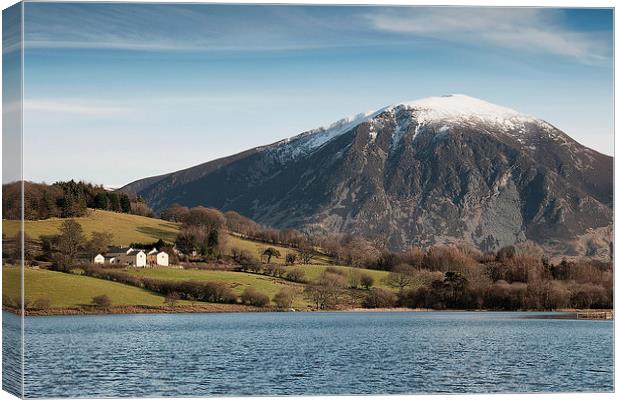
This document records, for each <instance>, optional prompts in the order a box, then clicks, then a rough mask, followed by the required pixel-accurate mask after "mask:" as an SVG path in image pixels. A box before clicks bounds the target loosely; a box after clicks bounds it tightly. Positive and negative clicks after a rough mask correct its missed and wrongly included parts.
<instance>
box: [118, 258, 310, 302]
mask: <svg viewBox="0 0 620 400" xmlns="http://www.w3.org/2000/svg"><path fill="white" fill-rule="evenodd" d="M125 271H126V272H127V273H129V274H132V275H136V276H143V277H149V278H156V279H164V280H174V281H203V282H206V281H219V282H224V283H226V284H228V285H229V286H230V288H231V289H232V290H233V292H234V293H235V294H237V295H240V294H241V293H242V292H243V290H244V289H246V288H248V287H253V288H254V289H256V290H257V291H259V292H261V293H263V294H266V295H267V296H269V298H270V299H273V297H274V296H275V294H276V293H278V292H279V291H280V290H281V289H282V288H285V287H286V288H290V289H293V290H295V291H298V292H299V294H298V295H297V296H296V298H295V302H294V303H293V306H294V307H297V308H299V307H306V306H307V305H309V304H310V303H309V302H308V301H307V300H305V299H304V298H303V295H302V294H301V291H303V285H300V284H295V283H293V282H288V281H286V280H284V279H279V278H274V277H271V276H265V275H258V274H250V273H246V272H234V271H213V270H199V269H172V268H163V267H162V268H127V269H126V270H125Z"/></svg>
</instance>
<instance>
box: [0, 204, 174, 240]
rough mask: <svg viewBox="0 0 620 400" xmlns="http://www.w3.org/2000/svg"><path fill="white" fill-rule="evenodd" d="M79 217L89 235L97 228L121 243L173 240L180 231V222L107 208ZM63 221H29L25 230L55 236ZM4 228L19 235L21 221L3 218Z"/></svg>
mask: <svg viewBox="0 0 620 400" xmlns="http://www.w3.org/2000/svg"><path fill="white" fill-rule="evenodd" d="M75 220H76V221H78V222H79V223H80V224H81V225H82V229H84V232H85V233H86V235H87V236H90V234H91V233H92V232H96V231H107V232H112V233H113V234H114V239H113V240H114V244H117V245H128V244H129V243H132V242H140V243H148V242H155V241H157V240H158V239H159V238H161V239H163V240H166V241H168V242H172V241H174V238H175V237H176V234H177V231H178V225H177V224H175V223H173V222H168V221H164V220H161V219H156V218H148V217H141V216H139V215H130V214H122V213H116V212H112V211H103V210H90V212H89V215H87V216H85V217H80V218H75ZM62 222H63V219H59V218H50V219H46V220H40V221H26V222H25V231H26V234H27V235H28V236H29V237H31V238H39V237H40V236H41V235H54V234H57V233H58V229H59V227H60V225H61V224H62ZM2 228H3V233H4V234H6V235H7V236H8V237H11V236H15V234H16V233H17V231H18V229H19V221H8V220H3V221H2Z"/></svg>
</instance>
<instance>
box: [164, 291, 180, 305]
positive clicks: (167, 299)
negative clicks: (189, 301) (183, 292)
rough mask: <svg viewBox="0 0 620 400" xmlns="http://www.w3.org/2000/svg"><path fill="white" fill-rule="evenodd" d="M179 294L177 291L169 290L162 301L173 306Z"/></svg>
mask: <svg viewBox="0 0 620 400" xmlns="http://www.w3.org/2000/svg"><path fill="white" fill-rule="evenodd" d="M180 298H181V296H180V295H179V294H178V293H177V292H170V293H168V294H167V295H166V297H165V298H164V303H165V304H166V305H168V306H170V307H174V306H175V305H176V303H177V301H179V299H180Z"/></svg>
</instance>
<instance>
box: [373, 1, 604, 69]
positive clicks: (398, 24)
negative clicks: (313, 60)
mask: <svg viewBox="0 0 620 400" xmlns="http://www.w3.org/2000/svg"><path fill="white" fill-rule="evenodd" d="M559 11H560V10H549V9H538V8H473V7H470V8H452V7H441V8H437V7H434V8H418V7H415V8H409V9H397V10H395V9H389V10H386V11H379V12H373V13H368V14H365V15H364V17H365V18H366V19H367V20H368V21H370V23H371V25H372V26H373V27H374V28H375V29H377V30H380V31H384V32H392V33H399V34H410V35H417V36H422V37H428V38H433V39H442V40H449V41H453V42H460V43H471V44H482V45H494V46H498V47H502V48H508V49H520V50H527V51H537V52H542V53H548V54H554V55H560V56H566V57H572V58H575V59H577V60H579V61H581V62H584V63H598V62H601V61H605V60H608V59H609V57H610V49H611V43H610V38H611V35H610V33H609V32H606V33H603V32H580V31H575V30H571V29H569V28H567V27H565V26H563V24H562V18H561V14H560V13H559Z"/></svg>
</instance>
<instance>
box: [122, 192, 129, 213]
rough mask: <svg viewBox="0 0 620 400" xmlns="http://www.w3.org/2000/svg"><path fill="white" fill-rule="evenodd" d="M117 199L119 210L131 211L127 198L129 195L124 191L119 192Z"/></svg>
mask: <svg viewBox="0 0 620 400" xmlns="http://www.w3.org/2000/svg"><path fill="white" fill-rule="evenodd" d="M119 201H120V203H121V211H122V212H124V213H126V214H129V213H130V212H131V200H129V196H127V195H126V194H124V193H121V195H120V197H119Z"/></svg>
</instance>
